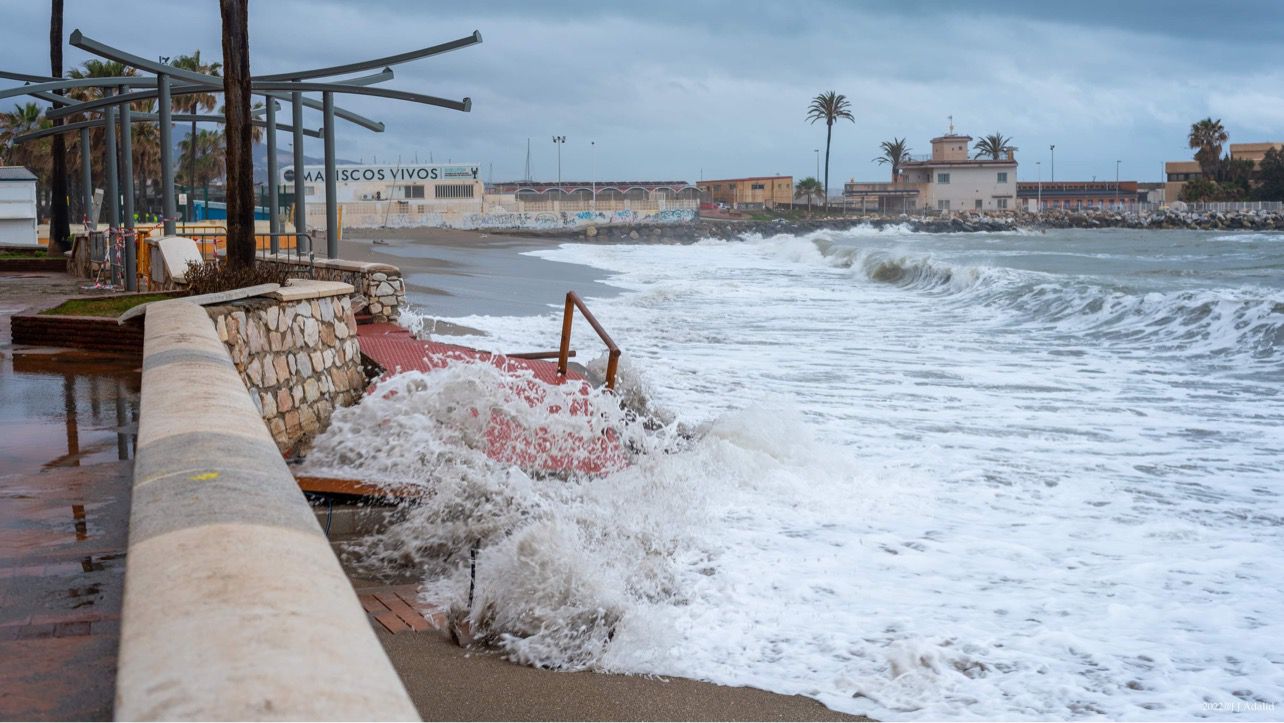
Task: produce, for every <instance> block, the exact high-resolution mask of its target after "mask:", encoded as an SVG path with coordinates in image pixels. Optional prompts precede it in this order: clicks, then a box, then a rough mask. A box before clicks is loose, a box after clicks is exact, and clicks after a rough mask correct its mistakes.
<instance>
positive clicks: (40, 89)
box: [0, 75, 156, 100]
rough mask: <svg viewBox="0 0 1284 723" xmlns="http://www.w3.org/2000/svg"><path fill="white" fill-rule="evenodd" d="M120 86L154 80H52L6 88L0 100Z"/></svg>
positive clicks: (134, 77)
mask: <svg viewBox="0 0 1284 723" xmlns="http://www.w3.org/2000/svg"><path fill="white" fill-rule="evenodd" d="M122 85H131V86H133V85H142V86H155V85H156V78H154V77H151V76H141V75H130V76H122V77H117V78H68V79H66V80H54V81H50V82H47V83H34V84H32V85H23V86H19V87H17V88H6V89H4V90H0V100H3V99H5V98H12V97H14V96H19V95H31V94H34V93H45V92H49V91H53V90H67V89H69V88H92V87H94V86H103V87H112V88H119V87H120V86H122Z"/></svg>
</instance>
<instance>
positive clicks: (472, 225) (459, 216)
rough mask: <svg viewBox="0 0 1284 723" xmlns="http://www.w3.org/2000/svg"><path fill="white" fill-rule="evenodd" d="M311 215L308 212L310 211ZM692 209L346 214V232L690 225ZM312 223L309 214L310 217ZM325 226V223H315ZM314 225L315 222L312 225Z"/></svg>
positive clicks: (540, 229)
mask: <svg viewBox="0 0 1284 723" xmlns="http://www.w3.org/2000/svg"><path fill="white" fill-rule="evenodd" d="M309 211H311V209H309ZM695 217H696V211H695V209H691V208H674V209H665V210H663V211H634V210H630V209H623V210H619V211H540V212H535V211H506V210H503V209H497V210H495V211H491V212H486V213H462V212H461V213H451V212H449V211H447V212H440V211H422V212H419V213H406V212H391V213H390V212H384V213H351V214H345V218H344V220H343V225H344V227H346V228H458V229H497V230H499V229H527V230H532V231H556V230H569V229H576V228H584V227H586V226H609V225H613V224H626V225H628V224H639V223H643V224H645V223H657V224H658V223H683V222H687V221H693V220H695ZM309 220H310V221H312V220H313V219H312V214H311V213H309ZM317 221H320V225H324V219H317ZM314 225H316V222H314Z"/></svg>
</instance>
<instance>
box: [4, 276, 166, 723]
mask: <svg viewBox="0 0 1284 723" xmlns="http://www.w3.org/2000/svg"><path fill="white" fill-rule="evenodd" d="M81 293H85V291H84V290H83V289H82V288H81V283H80V282H79V281H78V280H76V279H72V278H70V277H68V276H66V275H62V274H3V275H0V681H4V683H3V684H2V685H0V720H109V719H111V717H112V701H113V699H114V696H115V678H116V650H117V647H118V645H119V639H120V610H121V601H122V593H123V589H124V576H125V551H126V547H127V542H128V529H129V501H130V491H131V486H132V481H133V480H132V478H133V461H132V460H133V456H134V444H135V439H136V436H137V426H138V425H137V419H138V403H139V389H140V382H141V370H140V366H141V360H140V359H139V358H137V357H130V356H126V357H120V356H115V355H106V354H93V353H87V352H80V351H67V350H59V349H48V348H30V347H14V346H12V344H11V343H10V336H9V317H10V316H12V315H13V314H15V313H19V312H21V311H23V310H25V309H27V308H28V307H31V306H35V307H46V306H52V305H54V304H56V303H58V302H59V301H60V300H61V298H63V297H66V296H71V295H75V294H81Z"/></svg>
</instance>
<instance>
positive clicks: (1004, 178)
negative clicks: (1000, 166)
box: [999, 171, 1008, 183]
mask: <svg viewBox="0 0 1284 723" xmlns="http://www.w3.org/2000/svg"><path fill="white" fill-rule="evenodd" d="M1007 182H1008V172H1007V171H999V183H1007Z"/></svg>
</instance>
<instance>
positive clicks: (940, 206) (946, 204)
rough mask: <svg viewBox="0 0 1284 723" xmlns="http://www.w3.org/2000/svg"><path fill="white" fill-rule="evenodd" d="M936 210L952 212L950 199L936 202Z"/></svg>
mask: <svg viewBox="0 0 1284 723" xmlns="http://www.w3.org/2000/svg"><path fill="white" fill-rule="evenodd" d="M936 210H938V211H948V210H950V201H949V199H942V200H940V201H937V202H936Z"/></svg>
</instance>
